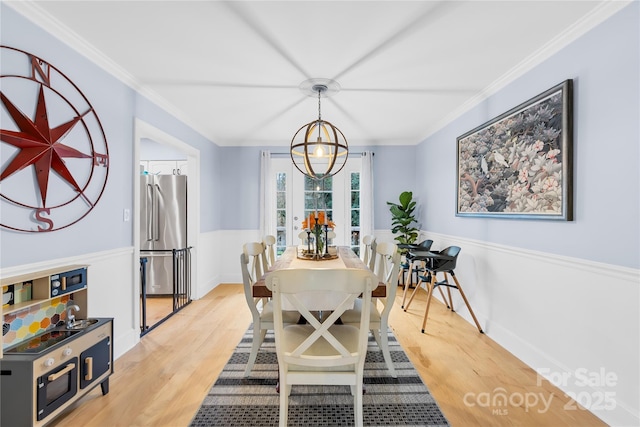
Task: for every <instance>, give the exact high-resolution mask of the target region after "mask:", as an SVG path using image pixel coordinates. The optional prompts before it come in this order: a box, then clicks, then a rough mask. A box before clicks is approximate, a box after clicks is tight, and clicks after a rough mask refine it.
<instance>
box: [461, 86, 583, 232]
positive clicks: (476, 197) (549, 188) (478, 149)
mask: <svg viewBox="0 0 640 427" xmlns="http://www.w3.org/2000/svg"><path fill="white" fill-rule="evenodd" d="M572 99H573V81H572V80H566V81H564V82H562V83H560V84H558V85H556V86H554V87H552V88H551V89H549V90H547V91H545V92H543V93H541V94H540V95H538V96H536V97H534V98H532V99H530V100H528V101H526V102H524V103H522V104H520V105H518V106H517V107H515V108H513V109H511V110H509V111H507V112H506V113H504V114H502V115H500V116H498V117H496V118H495V119H493V120H491V121H489V122H487V123H484V124H483V125H481V126H478V127H477V128H475V129H473V130H471V131H469V132H467V133H465V134H464V135H462V136H460V137H458V138H457V148H458V159H457V165H458V176H457V191H458V194H457V198H456V200H457V202H456V216H474V217H499V218H521V219H552V220H563V221H571V220H573V206H572V205H573V197H572V196H573V185H572V145H573V144H572V139H573V135H572V128H573V119H572V116H573V111H572Z"/></svg>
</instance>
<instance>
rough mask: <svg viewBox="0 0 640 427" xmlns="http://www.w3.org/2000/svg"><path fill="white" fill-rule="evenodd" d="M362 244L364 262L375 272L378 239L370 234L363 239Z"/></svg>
mask: <svg viewBox="0 0 640 427" xmlns="http://www.w3.org/2000/svg"><path fill="white" fill-rule="evenodd" d="M362 243H363V245H364V251H363V252H364V254H363V257H362V261H363V262H364V263H365V265H367V266H368V267H369V269H370V270H372V271H373V264H374V263H375V261H376V238H375V236H372V235H370V234H368V235H366V236H364V237H363V238H362Z"/></svg>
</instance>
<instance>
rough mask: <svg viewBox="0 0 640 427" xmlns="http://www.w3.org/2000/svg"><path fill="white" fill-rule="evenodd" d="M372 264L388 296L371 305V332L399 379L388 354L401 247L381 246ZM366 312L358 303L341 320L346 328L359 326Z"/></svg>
mask: <svg viewBox="0 0 640 427" xmlns="http://www.w3.org/2000/svg"><path fill="white" fill-rule="evenodd" d="M373 261H374V264H375V268H374V271H375V273H376V275H377V277H378V281H379V282H380V283H384V284H385V287H386V296H385V297H384V298H377V299H376V298H374V303H373V304H371V310H370V323H369V329H370V330H371V333H372V334H373V337H374V338H375V340H376V343H377V344H378V347H379V348H380V350H381V351H382V355H383V357H384V361H385V363H386V365H387V369H388V370H389V373H390V374H391V376H392V377H393V378H397V377H398V374H397V373H396V370H395V368H394V366H393V360H392V358H391V352H390V351H389V313H390V312H391V309H392V308H393V305H394V302H395V299H396V291H397V288H398V286H397V284H396V277H397V276H398V270H399V269H400V252H398V246H397V245H396V244H395V243H390V242H382V243H378V245H377V247H376V254H375V257H374V260H373ZM376 300H377V301H376ZM381 306H382V307H381ZM363 309H364V307H363V304H362V302H361V301H359V300H356V302H355V304H354V307H353V309H350V310H347V311H346V312H345V313H344V315H343V316H342V322H343V323H344V324H357V322H359V321H360V315H361V312H362V310H363Z"/></svg>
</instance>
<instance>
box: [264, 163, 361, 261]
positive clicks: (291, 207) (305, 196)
mask: <svg viewBox="0 0 640 427" xmlns="http://www.w3.org/2000/svg"><path fill="white" fill-rule="evenodd" d="M361 163H362V161H361V159H360V158H359V157H356V158H349V160H348V161H347V163H346V165H345V166H344V168H343V169H342V170H341V171H340V172H339V173H338V174H336V175H334V176H332V177H329V178H325V179H324V180H322V181H316V180H313V179H311V178H309V177H307V176H306V175H303V174H302V173H300V171H298V170H297V169H296V168H295V167H294V166H293V164H292V162H291V159H290V158H272V161H271V171H272V175H271V179H272V180H273V183H274V184H275V185H272V186H271V187H272V189H273V192H272V198H273V200H275V203H273V204H272V206H274V209H275V214H274V215H273V218H275V230H276V251H277V254H278V255H279V254H281V253H282V252H284V250H285V249H286V247H287V246H295V245H300V244H302V240H301V239H300V237H299V235H300V233H301V232H302V231H303V227H302V221H303V220H304V219H305V218H308V217H309V215H314V216H315V213H316V212H326V217H328V218H329V220H330V221H332V222H334V223H335V225H336V226H335V228H334V230H333V231H334V232H335V233H336V237H335V239H333V241H332V242H330V244H333V245H337V246H351V248H352V249H353V250H354V251H355V252H356V253H359V250H360V168H361Z"/></svg>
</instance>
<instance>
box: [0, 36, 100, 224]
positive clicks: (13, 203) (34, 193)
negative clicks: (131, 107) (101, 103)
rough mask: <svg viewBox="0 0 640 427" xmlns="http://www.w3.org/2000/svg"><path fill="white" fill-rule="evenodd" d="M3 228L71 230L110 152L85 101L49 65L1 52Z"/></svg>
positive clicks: (91, 203)
mask: <svg viewBox="0 0 640 427" xmlns="http://www.w3.org/2000/svg"><path fill="white" fill-rule="evenodd" d="M0 49H1V50H0V55H1V56H2V64H1V65H0V79H1V80H0V126H1V129H0V141H1V146H0V150H1V151H0V159H2V165H1V169H0V203H1V205H0V209H1V211H2V216H1V217H0V221H1V224H0V225H1V226H2V227H5V228H8V229H11V230H16V231H25V232H43V231H55V230H60V229H63V228H66V227H69V226H71V225H73V224H75V223H76V222H78V221H80V220H81V219H82V218H84V217H85V216H87V214H88V213H89V212H90V211H91V210H92V209H93V208H94V207H95V206H96V204H97V203H98V200H99V199H100V197H101V196H102V193H103V192H104V189H105V186H106V184H107V176H108V173H109V150H108V146H107V140H106V137H105V134H104V130H103V129H102V125H101V123H100V120H99V118H98V115H97V114H96V112H95V110H94V108H93V107H92V106H91V104H90V103H89V100H88V99H87V98H86V97H85V96H84V94H83V93H82V92H81V91H80V89H78V87H77V86H76V85H75V84H74V83H73V82H72V81H71V80H69V79H68V78H67V77H66V76H65V75H64V74H62V72H60V71H59V70H58V69H57V68H55V67H54V66H53V65H51V64H49V63H48V62H46V61H44V60H43V59H41V58H38V57H36V56H34V55H32V54H29V53H27V52H24V51H21V50H19V49H15V48H11V47H7V46H0Z"/></svg>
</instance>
